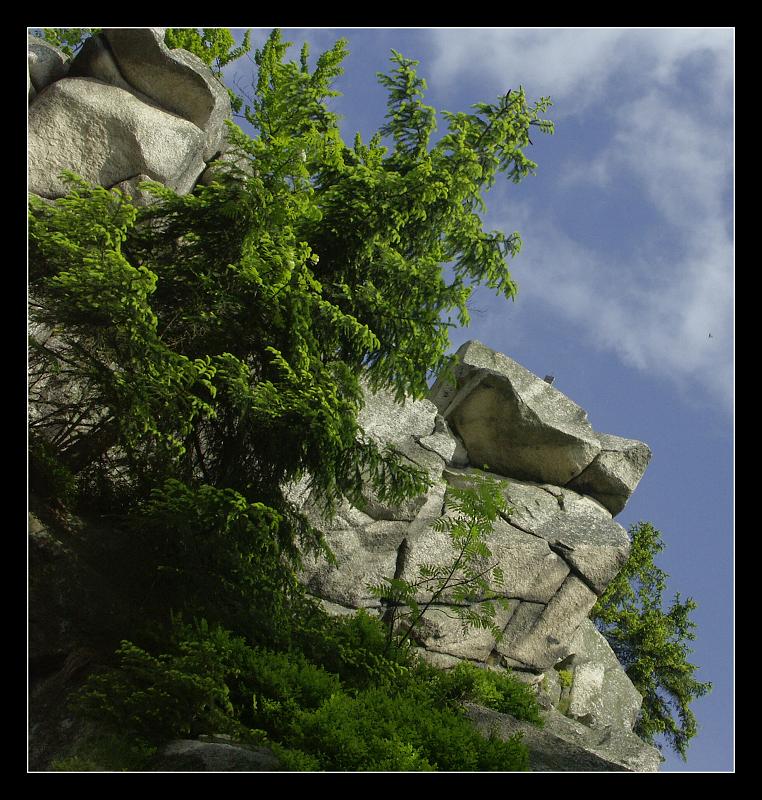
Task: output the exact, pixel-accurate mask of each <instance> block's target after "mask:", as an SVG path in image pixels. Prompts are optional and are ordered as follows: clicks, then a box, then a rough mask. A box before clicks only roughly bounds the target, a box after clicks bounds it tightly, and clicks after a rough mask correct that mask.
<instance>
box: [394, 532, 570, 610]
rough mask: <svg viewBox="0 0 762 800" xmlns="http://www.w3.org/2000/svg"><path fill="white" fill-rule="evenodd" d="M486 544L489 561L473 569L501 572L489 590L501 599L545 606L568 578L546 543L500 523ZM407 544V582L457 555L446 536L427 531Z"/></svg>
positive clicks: (560, 560)
mask: <svg viewBox="0 0 762 800" xmlns="http://www.w3.org/2000/svg"><path fill="white" fill-rule="evenodd" d="M486 541H487V546H488V547H489V549H490V551H491V552H492V558H491V559H490V560H489V563H487V561H486V560H483V559H480V560H479V561H478V562H476V566H477V568H479V569H485V570H486V569H488V568H492V567H493V566H495V565H497V566H499V568H500V569H501V570H502V571H503V577H504V581H503V585H502V586H501V587H498V586H494V587H493V588H494V589H495V591H496V592H497V593H498V594H500V595H502V596H504V597H514V598H521V599H523V600H530V601H533V602H540V603H547V602H548V601H549V600H550V599H551V598H552V597H553V595H554V594H555V593H556V592H557V591H558V589H559V587H560V586H561V584H562V583H563V582H564V580H565V578H566V576H567V575H568V574H569V567H568V566H567V565H566V564H565V563H564V561H563V560H562V559H561V558H559V557H558V556H557V555H555V553H553V552H551V550H550V547H549V546H548V544H547V542H545V541H544V540H542V539H539V538H537V537H534V536H528V535H527V534H526V533H523V532H522V531H520V530H518V529H516V528H513V527H511V526H510V525H509V524H508V523H507V522H505V521H504V520H502V519H498V520H496V522H495V524H494V526H493V529H492V533H491V534H490V536H488V537H487V540H486ZM408 544H409V551H408V555H407V559H406V562H405V570H404V572H403V577H404V578H406V579H407V580H415V579H416V578H417V576H418V571H419V568H420V566H421V565H422V564H442V563H447V562H450V561H452V560H453V559H454V558H455V557H456V555H457V553H456V551H455V550H454V549H453V546H452V542H451V540H450V537H449V535H448V533H447V532H444V531H435V530H433V529H432V528H430V527H429V528H427V529H424V530H422V531H421V532H420V533H419V534H418V535H411V536H408ZM449 594H450V593H449V592H448V593H445V594H444V595H443V599H445V598H448V597H449ZM416 599H418V600H425V599H427V594H426V593H424V592H421V594H420V596H419V597H418V598H416Z"/></svg>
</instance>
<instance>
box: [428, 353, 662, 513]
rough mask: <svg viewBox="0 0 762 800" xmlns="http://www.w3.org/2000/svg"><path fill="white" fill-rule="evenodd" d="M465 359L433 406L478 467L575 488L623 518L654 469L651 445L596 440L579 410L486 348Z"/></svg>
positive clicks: (438, 386)
mask: <svg viewBox="0 0 762 800" xmlns="http://www.w3.org/2000/svg"><path fill="white" fill-rule="evenodd" d="M458 357H459V363H458V364H457V366H456V367H455V370H454V375H455V379H456V382H455V385H453V384H451V383H449V382H447V381H446V380H444V379H440V380H438V381H437V382H436V383H435V384H434V386H433V387H432V390H431V400H432V401H433V402H434V403H435V404H436V406H437V408H438V409H439V411H440V412H441V413H442V415H443V416H444V418H445V419H446V420H447V422H448V424H449V425H450V427H451V429H452V430H453V431H454V432H455V433H456V434H457V435H458V436H459V437H460V438H461V439H462V441H463V443H464V445H465V448H466V450H467V451H468V454H469V459H470V462H471V464H473V465H474V466H477V467H483V466H484V465H488V466H487V467H485V468H487V469H490V470H492V471H494V472H499V473H500V474H502V475H507V476H510V477H512V478H519V479H523V480H529V481H537V482H540V483H551V484H555V485H557V486H569V487H570V488H576V489H577V490H578V491H582V492H584V493H586V494H589V495H591V496H592V497H594V498H596V499H598V500H599V501H600V502H601V503H603V504H604V505H605V506H606V507H607V508H608V509H609V510H610V511H611V512H612V513H618V512H619V511H621V509H622V508H623V507H624V504H625V502H626V501H627V498H628V497H629V496H630V494H631V493H632V491H633V490H634V489H635V487H636V486H637V484H638V481H639V480H640V478H641V476H642V475H643V472H644V471H645V468H646V466H647V465H648V461H649V459H650V455H651V452H650V450H649V449H648V447H647V446H646V445H645V444H643V443H642V442H636V441H633V440H629V439H621V438H620V437H616V436H601V435H600V434H597V433H596V432H595V431H593V429H592V427H591V426H590V423H589V422H588V420H587V414H586V413H585V412H584V411H583V410H582V409H581V408H580V407H579V406H578V405H576V403H573V402H572V401H571V400H569V398H567V397H566V396H565V395H563V394H562V393H561V392H559V391H558V390H557V389H554V388H553V387H552V386H550V385H549V384H548V383H546V382H545V381H544V380H541V379H540V378H538V377H537V376H536V375H533V374H532V373H531V372H529V370H527V369H525V368H524V367H522V366H521V365H520V364H517V363H516V362H515V361H513V360H512V359H510V358H508V357H507V356H504V355H503V354H502V353H496V352H494V351H493V350H490V349H489V348H488V347H485V346H484V345H483V344H481V343H480V342H476V341H471V342H467V343H466V344H464V345H463V346H462V347H461V348H460V349H459V350H458Z"/></svg>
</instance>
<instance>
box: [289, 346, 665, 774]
mask: <svg viewBox="0 0 762 800" xmlns="http://www.w3.org/2000/svg"><path fill="white" fill-rule="evenodd" d="M459 353H460V356H461V363H460V365H459V366H458V367H457V368H456V370H455V374H456V376H457V386H456V387H455V388H454V389H453V388H451V387H447V386H446V385H445V384H444V383H443V382H439V383H437V384H435V386H434V387H433V389H432V391H431V400H423V401H417V402H412V401H407V402H406V403H405V405H404V406H400V405H398V404H395V403H394V401H393V398H392V397H391V395H388V394H385V393H379V394H375V395H374V394H370V393H368V396H367V403H366V406H365V408H364V410H363V413H362V416H361V424H362V425H363V427H364V429H365V431H366V433H367V434H368V435H369V436H371V437H373V438H375V439H376V440H377V441H378V442H380V443H390V444H393V445H394V446H395V447H396V448H397V449H398V450H400V451H401V452H402V453H403V454H404V456H405V458H406V459H407V460H409V461H410V462H412V463H414V464H417V465H418V466H420V467H423V468H424V469H425V470H426V471H427V472H428V475H429V477H430V479H431V488H430V489H429V491H428V492H427V494H425V495H423V496H421V497H418V498H415V499H414V500H411V501H409V502H408V503H407V504H406V505H405V506H404V507H402V508H392V507H389V506H384V505H383V504H381V503H379V502H377V500H375V499H374V498H373V497H372V496H371V495H370V493H368V496H367V498H366V502H365V503H364V504H363V507H362V508H354V507H352V506H351V505H350V504H349V503H345V505H344V507H343V508H341V509H340V511H339V515H338V517H337V518H336V520H334V522H332V523H330V524H327V523H325V522H324V521H322V520H321V518H320V517H319V515H318V513H317V511H316V510H315V509H314V508H313V507H312V504H311V501H310V497H309V495H308V494H305V493H304V492H302V493H300V492H299V491H298V490H297V489H295V490H294V493H293V494H292V497H294V499H297V498H298V502H299V503H300V505H301V507H302V508H303V510H304V511H305V512H306V513H307V514H308V516H309V517H310V518H311V520H312V522H313V523H314V524H316V525H317V526H318V527H321V529H322V530H323V531H324V533H325V536H326V539H327V542H328V544H329V545H330V547H331V548H332V550H333V552H334V554H335V555H336V557H337V562H338V565H337V566H336V567H332V566H329V565H327V564H325V563H324V562H323V561H317V560H309V559H308V560H307V563H306V565H305V570H304V575H303V579H304V581H305V583H306V585H307V586H308V588H309V590H310V591H311V592H312V593H313V594H314V595H315V596H317V597H319V598H321V599H322V600H323V602H324V604H325V607H326V608H327V609H328V610H329V611H330V612H331V613H351V611H352V610H353V609H358V608H365V609H367V610H369V611H370V612H371V613H377V614H379V615H383V614H384V612H385V611H386V608H385V605H384V603H383V602H381V601H379V600H378V599H377V598H375V597H372V596H371V594H370V592H369V590H368V585H369V584H371V583H378V582H380V581H381V580H382V579H383V578H390V577H398V578H404V579H407V580H410V581H413V580H415V579H416V578H417V577H418V574H419V567H420V566H421V565H423V564H444V563H448V562H449V561H451V560H452V557H453V550H452V545H451V542H450V540H449V537H448V535H447V533H446V532H443V531H439V530H437V529H436V527H435V525H434V523H435V521H436V520H437V519H438V518H440V517H443V516H446V515H448V514H452V513H453V512H452V511H450V510H449V508H448V506H447V498H448V491H449V490H450V489H451V487H459V488H462V487H464V486H468V485H469V484H472V483H473V482H474V481H475V480H476V479H478V478H479V477H480V476H483V475H485V474H491V477H493V478H494V479H497V480H500V481H502V482H503V483H504V488H503V491H504V494H505V498H506V500H507V502H508V506H509V511H508V512H507V513H506V514H505V515H504V516H503V518H501V519H499V520H497V522H496V524H495V525H494V526H493V529H492V532H491V534H490V535H489V537H488V539H487V544H488V546H489V549H490V551H491V553H492V562H491V563H492V564H493V565H494V564H497V565H499V567H500V568H501V569H502V571H503V575H504V582H503V586H502V587H499V591H498V593H499V594H502V596H503V597H504V598H506V599H507V600H508V608H507V609H502V610H500V611H498V614H497V618H496V620H495V622H496V624H497V625H498V627H499V628H500V629H501V630H502V637H501V638H500V639H499V641H498V640H496V638H495V636H494V635H493V634H492V633H491V632H490V631H488V630H483V629H467V630H464V629H463V626H462V624H461V622H460V620H459V619H458V618H457V617H456V615H455V613H454V612H455V611H456V608H454V602H455V601H454V599H453V596H452V593H451V592H450V593H448V592H447V591H445V592H444V593H442V594H441V595H440V596H439V597H438V598H437V601H436V603H434V604H432V605H431V606H430V607H429V608H428V610H427V611H426V614H425V615H424V617H423V619H422V621H421V624H420V627H419V629H418V630H417V631H416V633H415V638H416V642H417V644H418V646H419V648H420V652H421V654H422V655H423V657H425V658H426V659H427V660H430V661H431V662H432V663H435V664H437V665H438V666H440V667H444V668H448V667H451V666H453V665H454V664H457V663H458V661H459V660H462V659H467V660H469V661H472V662H476V663H478V664H482V665H483V666H484V667H485V668H490V669H498V670H499V669H506V668H510V669H512V670H514V672H516V674H520V675H522V676H524V678H525V679H526V680H527V681H529V682H530V683H532V684H533V685H535V686H536V691H537V693H538V697H539V699H540V702H541V704H542V705H543V706H544V707H545V708H546V712H545V713H546V715H550V716H551V717H552V720H551V724H550V726H549V728H548V729H546V732H545V733H544V734H542V735H539V734H538V735H537V736H539V739H537V742H536V747H535V750H536V760H537V763H538V764H539V765H540V767H539V768H542V769H551V768H555V767H553V764H556V763H560V762H559V758H560V756H559V753H565V754H566V755H565V756H564V759H566V760H565V763H566V767H565V769H569V760H568V758H570V757H572V756H570V755H569V753H572V755H574V754H575V753H576V755H574V758H578V759H581V760H579V764H580V765H581V764H587V763H588V762H589V765H590V766H589V768H590V769H625V770H630V769H633V770H641V769H642V770H652V769H656V767H657V765H658V763H659V756H658V752H657V751H655V750H654V749H653V748H651V747H649V746H647V745H645V744H644V743H643V742H642V741H641V740H640V739H639V738H638V737H637V736H636V735H635V734H634V733H632V728H633V726H634V724H635V721H636V719H637V715H638V712H639V709H640V703H641V697H640V695H639V694H638V692H637V691H636V690H635V688H634V687H633V686H632V683H631V682H630V681H629V679H628V678H627V676H626V675H625V673H624V670H623V669H622V667H621V665H620V664H619V662H618V661H617V659H616V656H615V655H614V653H613V652H612V651H611V649H610V648H609V646H608V644H607V643H606V641H605V639H603V637H602V636H601V635H600V634H599V633H598V632H597V630H596V629H595V626H594V625H593V624H592V623H591V622H590V620H589V619H588V615H589V613H590V611H591V609H592V607H593V605H594V604H595V602H596V600H597V598H598V597H599V596H600V595H601V594H602V593H603V592H604V591H605V589H606V586H607V585H608V584H609V583H610V582H611V580H612V579H613V578H614V577H615V576H616V575H617V573H618V572H619V570H620V569H621V567H622V565H623V564H624V562H625V560H626V559H627V556H628V554H629V550H630V541H629V537H628V535H627V533H626V531H625V530H624V529H623V528H622V527H621V526H620V525H618V524H617V523H616V522H615V521H614V520H613V519H612V513H615V512H616V511H618V510H620V508H621V506H623V504H624V502H625V501H626V498H627V497H629V495H630V493H631V492H632V490H633V489H634V487H635V485H636V484H637V482H638V480H639V479H640V477H641V475H642V473H643V471H644V470H645V467H646V465H647V462H648V457H649V456H650V451H649V450H648V448H647V446H646V445H644V444H642V443H640V442H635V441H632V440H627V439H621V438H619V437H614V436H607V435H603V434H598V433H596V432H595V431H593V429H592V428H591V427H590V425H589V423H588V422H587V416H586V414H585V412H584V411H583V410H582V409H581V408H579V406H577V405H575V404H574V403H573V402H572V401H571V400H569V399H568V398H567V397H565V396H564V395H563V394H561V392H559V391H558V390H556V389H553V388H552V387H550V386H549V385H548V384H547V383H545V382H544V381H543V380H541V379H540V378H538V377H537V376H535V375H532V373H530V372H529V371H528V370H526V369H524V368H523V367H521V366H520V365H519V364H517V363H516V362H514V361H512V360H511V359H509V358H507V357H506V356H503V355H501V354H500V353H495V352H493V351H491V350H489V349H488V348H486V347H485V346H484V345H481V344H479V343H478V342H469V343H468V344H466V345H464V346H463V347H462V348H461V350H460V351H459ZM456 432H457V433H456ZM484 464H488V465H489V466H488V467H484V469H480V468H477V466H478V465H484ZM469 465H473V466H469ZM487 470H489V472H487ZM486 566H489V565H486V564H485V567H486ZM430 599H431V595H430V594H427V593H426V592H425V591H423V590H419V593H418V596H417V598H416V600H417V601H418V602H419V603H426V602H427V601H429V600H430ZM480 713H481V712H480ZM490 713H493V712H490ZM499 716H502V715H499ZM477 717H478V719H481V717H479V715H478V714H477ZM477 721H478V720H477ZM514 723H515V721H514ZM514 723H505V725H506V726H507V727H506V731H508V730H509V729H510V730H513V729H514V728H515V725H514ZM516 724H518V723H516ZM511 726H513V727H511ZM533 736H534V738H537V737H536V736H535V735H534V734H533ZM534 738H532V737H531V736H530V737H529V739H530V740H531V741H534ZM531 749H532V746H531V745H530V750H531ZM567 751H569V752H567ZM553 752H555V753H556V755H553ZM580 754H582V755H580ZM562 760H563V759H562ZM575 763H576V762H575ZM542 765H544V766H542ZM612 765H613V766H612Z"/></svg>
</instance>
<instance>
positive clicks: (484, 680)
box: [438, 661, 542, 725]
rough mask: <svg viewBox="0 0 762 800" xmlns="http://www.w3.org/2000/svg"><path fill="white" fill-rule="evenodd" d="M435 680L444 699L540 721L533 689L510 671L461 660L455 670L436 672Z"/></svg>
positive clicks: (538, 722) (539, 722)
mask: <svg viewBox="0 0 762 800" xmlns="http://www.w3.org/2000/svg"><path fill="white" fill-rule="evenodd" d="M438 680H439V683H440V687H441V688H440V690H439V691H440V692H441V695H440V696H441V697H442V699H443V700H445V701H446V702H450V703H452V702H453V701H455V702H463V701H469V702H472V703H478V704H479V705H482V706H486V707H487V708H493V709H494V710H495V711H500V712H501V713H503V714H510V715H511V716H513V717H516V719H523V720H527V721H528V722H533V723H535V724H537V725H541V724H542V718H541V717H540V707H539V706H538V704H537V698H536V697H535V694H534V692H533V691H532V689H531V688H530V687H529V686H527V684H525V683H522V682H521V681H520V680H518V678H515V677H514V676H513V675H512V674H511V673H510V672H508V673H503V672H495V671H493V670H489V669H482V668H480V667H477V666H475V665H474V664H471V663H469V662H467V661H462V662H461V663H460V664H458V666H457V667H455V668H454V669H452V670H449V671H448V672H442V673H439V677H438Z"/></svg>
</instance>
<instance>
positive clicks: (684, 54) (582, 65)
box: [430, 28, 732, 117]
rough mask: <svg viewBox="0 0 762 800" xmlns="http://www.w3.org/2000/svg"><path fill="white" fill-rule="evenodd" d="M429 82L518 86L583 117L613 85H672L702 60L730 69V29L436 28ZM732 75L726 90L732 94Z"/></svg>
mask: <svg viewBox="0 0 762 800" xmlns="http://www.w3.org/2000/svg"><path fill="white" fill-rule="evenodd" d="M430 42H431V47H432V51H433V56H434V58H433V62H432V68H431V70H430V75H431V82H432V84H433V83H435V82H441V83H444V84H448V83H450V84H451V83H454V82H456V81H458V80H462V79H463V78H464V77H465V78H474V79H478V80H479V82H480V84H481V85H482V86H484V88H485V92H484V93H485V96H488V94H489V93H490V92H492V93H500V92H504V91H505V90H506V89H507V88H510V87H512V86H515V85H516V84H518V83H521V84H523V85H524V87H525V88H526V90H527V93H528V95H529V96H531V97H538V96H540V95H550V96H551V97H552V98H553V100H554V102H555V104H556V108H555V115H556V117H563V116H567V115H572V114H579V113H582V112H584V111H586V110H587V109H588V108H589V107H590V105H592V104H594V103H596V102H599V101H600V100H601V98H602V97H603V95H604V94H605V93H606V92H607V91H608V90H609V88H610V87H611V85H612V84H615V83H617V82H622V81H625V82H627V83H629V84H631V85H633V86H638V85H640V86H647V85H650V86H653V85H655V84H657V85H658V84H669V83H672V82H673V81H674V80H675V77H676V75H677V73H678V72H679V70H680V69H681V67H682V66H684V65H685V63H686V61H688V60H689V59H691V58H693V57H696V56H697V55H698V56H702V55H704V56H706V57H709V58H715V59H717V60H719V61H720V62H723V63H725V64H727V62H728V56H729V53H730V48H731V45H732V31H731V30H730V29H728V28H634V29H633V28H541V29H528V28H486V29H480V30H473V29H441V30H432V31H430ZM728 76H729V70H727V69H726V70H725V71H724V80H723V83H722V85H720V84H716V85H715V90H716V91H717V92H718V93H721V92H722V91H723V90H727V87H728Z"/></svg>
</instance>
